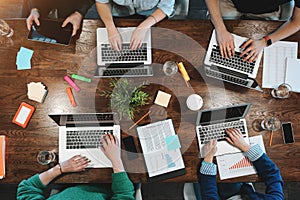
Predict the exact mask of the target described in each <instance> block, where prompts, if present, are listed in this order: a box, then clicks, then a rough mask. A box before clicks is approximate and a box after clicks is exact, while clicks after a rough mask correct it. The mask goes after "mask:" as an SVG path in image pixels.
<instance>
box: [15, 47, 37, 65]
mask: <svg viewBox="0 0 300 200" xmlns="http://www.w3.org/2000/svg"><path fill="white" fill-rule="evenodd" d="M32 54H33V51H32V50H30V49H27V48H24V47H21V48H20V51H19V52H18V54H17V59H16V64H17V69H18V70H23V69H31V63H30V60H31V57H32Z"/></svg>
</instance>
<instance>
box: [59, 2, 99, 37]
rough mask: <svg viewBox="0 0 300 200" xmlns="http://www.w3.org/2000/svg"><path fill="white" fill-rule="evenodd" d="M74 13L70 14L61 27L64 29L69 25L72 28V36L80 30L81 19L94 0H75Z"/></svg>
mask: <svg viewBox="0 0 300 200" xmlns="http://www.w3.org/2000/svg"><path fill="white" fill-rule="evenodd" d="M74 3H76V4H77V5H76V9H75V11H74V12H73V13H72V14H70V15H69V16H68V17H67V18H66V19H65V20H64V21H63V24H62V27H65V26H66V25H67V24H68V23H71V24H72V26H73V32H72V36H74V35H76V32H77V31H78V29H79V28H80V25H81V22H82V19H83V18H84V16H85V14H86V12H87V10H88V9H89V8H90V7H91V6H92V5H93V3H94V0H77V1H75V2H74Z"/></svg>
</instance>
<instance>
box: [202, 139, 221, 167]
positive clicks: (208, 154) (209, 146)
mask: <svg viewBox="0 0 300 200" xmlns="http://www.w3.org/2000/svg"><path fill="white" fill-rule="evenodd" d="M201 151H203V154H202V155H203V156H204V161H205V162H212V160H213V157H214V155H215V153H216V152H217V140H211V141H209V142H208V143H206V144H205V145H204V146H203V147H202V149H201Z"/></svg>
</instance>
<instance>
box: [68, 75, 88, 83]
mask: <svg viewBox="0 0 300 200" xmlns="http://www.w3.org/2000/svg"><path fill="white" fill-rule="evenodd" d="M71 78H74V79H77V80H80V81H84V82H88V83H90V82H92V79H90V78H86V77H84V76H80V75H78V74H72V75H71Z"/></svg>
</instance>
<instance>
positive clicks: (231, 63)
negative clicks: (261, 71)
mask: <svg viewBox="0 0 300 200" xmlns="http://www.w3.org/2000/svg"><path fill="white" fill-rule="evenodd" d="M240 55H241V52H238V51H236V52H235V53H234V56H232V57H230V58H225V57H222V56H221V54H220V47H219V46H217V45H214V46H213V48H212V51H211V55H210V59H209V61H210V62H212V63H215V64H219V65H223V66H226V67H229V68H232V69H235V70H239V71H241V72H245V73H247V74H252V73H253V70H254V65H255V61H254V62H247V61H246V62H244V61H243V59H244V58H245V56H247V55H245V56H243V57H240Z"/></svg>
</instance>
